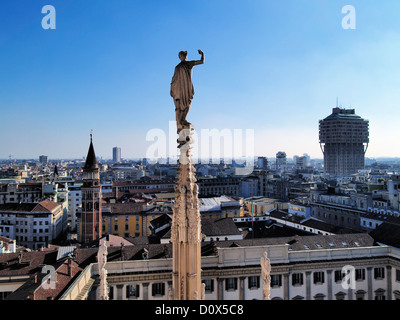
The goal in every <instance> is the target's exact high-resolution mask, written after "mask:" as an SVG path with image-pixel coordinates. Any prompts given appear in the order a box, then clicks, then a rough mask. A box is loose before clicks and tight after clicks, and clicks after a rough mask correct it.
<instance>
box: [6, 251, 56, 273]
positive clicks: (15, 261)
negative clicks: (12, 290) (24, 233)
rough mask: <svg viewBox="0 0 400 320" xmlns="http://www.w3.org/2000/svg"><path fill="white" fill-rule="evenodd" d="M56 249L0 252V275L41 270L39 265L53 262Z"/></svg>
mask: <svg viewBox="0 0 400 320" xmlns="http://www.w3.org/2000/svg"><path fill="white" fill-rule="evenodd" d="M56 258H57V250H53V251H32V252H19V253H7V254H0V277H3V276H5V277H12V276H20V275H29V274H33V273H36V272H38V271H40V270H41V265H45V264H54V263H55V262H56Z"/></svg>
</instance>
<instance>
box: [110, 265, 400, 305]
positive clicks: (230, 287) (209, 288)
mask: <svg viewBox="0 0 400 320" xmlns="http://www.w3.org/2000/svg"><path fill="white" fill-rule="evenodd" d="M375 269H376V270H377V271H376V273H375V275H376V276H377V277H383V276H384V271H383V273H382V270H381V269H383V268H375ZM358 270H360V271H359V273H358V276H359V277H361V278H362V277H363V276H364V279H365V269H358ZM362 270H364V272H363V271H362ZM339 272H341V271H339ZM397 273H398V277H400V270H397ZM341 276H343V275H340V274H339V273H338V274H337V278H336V272H335V281H336V280H337V281H338V280H339V277H341ZM340 279H341V278H340ZM397 281H400V278H398V279H397ZM224 282H225V291H234V290H237V288H238V278H226V279H225V280H224ZM303 282H304V279H303V273H295V274H293V275H292V285H302V284H303ZM323 282H324V272H314V283H323ZM203 283H204V284H205V292H206V293H212V292H214V290H215V288H214V280H213V279H206V280H203ZM247 286H248V289H258V288H260V277H259V276H251V277H248V282H247ZM280 286H282V276H281V275H272V276H271V287H272V288H273V287H280ZM384 292H385V291H384V290H383V289H378V290H376V291H375V298H374V299H375V300H385V299H386V296H385V295H384ZM355 294H356V299H357V300H363V299H364V296H365V294H366V292H365V291H362V290H359V291H357V292H356V293H355ZM151 295H152V296H153V297H161V296H164V295H165V283H163V282H159V283H153V284H152V285H151ZM125 297H126V298H128V299H129V298H139V297H140V285H138V284H135V285H127V286H126V287H125ZM109 298H110V299H111V300H112V299H114V287H109ZM314 298H315V299H316V300H323V299H324V298H325V295H323V294H320V295H316V296H315V297H314ZM344 298H345V293H343V292H340V293H338V294H336V299H337V300H343V299H344ZM297 299H304V298H303V297H297Z"/></svg>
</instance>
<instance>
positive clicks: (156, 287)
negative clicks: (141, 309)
mask: <svg viewBox="0 0 400 320" xmlns="http://www.w3.org/2000/svg"><path fill="white" fill-rule="evenodd" d="M151 294H152V296H153V297H154V296H163V295H165V283H163V282H159V283H153V284H152V286H151Z"/></svg>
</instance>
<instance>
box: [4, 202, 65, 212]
mask: <svg viewBox="0 0 400 320" xmlns="http://www.w3.org/2000/svg"><path fill="white" fill-rule="evenodd" d="M57 207H60V205H59V204H58V203H57V202H54V201H51V200H44V201H42V202H40V203H31V202H23V203H5V204H0V212H1V211H11V212H12V211H18V212H48V213H51V212H53V211H54V209H56V208H57Z"/></svg>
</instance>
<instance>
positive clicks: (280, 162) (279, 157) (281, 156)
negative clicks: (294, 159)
mask: <svg viewBox="0 0 400 320" xmlns="http://www.w3.org/2000/svg"><path fill="white" fill-rule="evenodd" d="M286 163H287V159H286V152H283V151H279V152H278V153H277V154H276V169H283V168H285V167H286Z"/></svg>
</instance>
